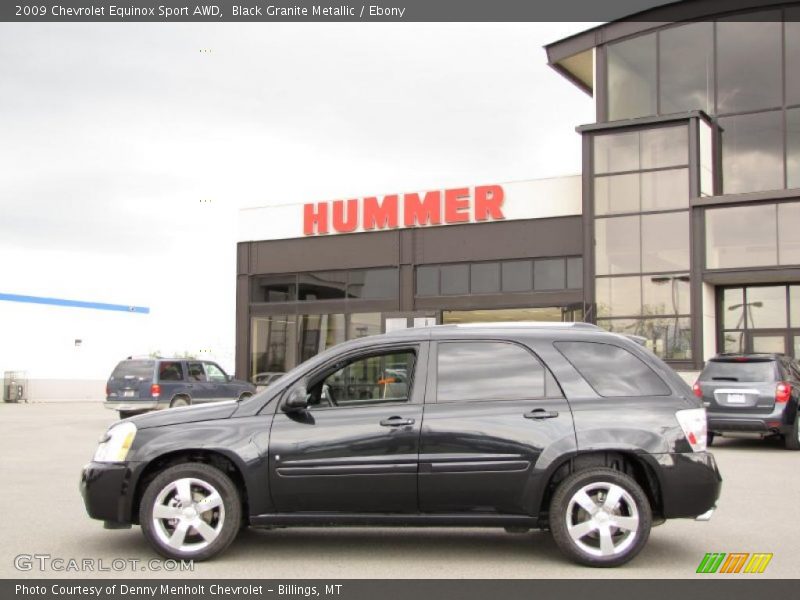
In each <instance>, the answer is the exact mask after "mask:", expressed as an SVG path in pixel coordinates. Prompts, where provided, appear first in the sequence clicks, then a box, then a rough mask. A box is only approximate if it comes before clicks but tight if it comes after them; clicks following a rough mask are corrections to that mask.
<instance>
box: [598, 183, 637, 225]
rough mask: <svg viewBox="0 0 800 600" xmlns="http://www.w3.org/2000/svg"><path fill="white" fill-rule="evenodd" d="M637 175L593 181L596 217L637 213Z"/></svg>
mask: <svg viewBox="0 0 800 600" xmlns="http://www.w3.org/2000/svg"><path fill="white" fill-rule="evenodd" d="M639 210H640V207H639V174H638V173H627V174H625V175H606V176H604V177H595V179H594V212H595V214H597V215H608V214H613V213H631V212H639Z"/></svg>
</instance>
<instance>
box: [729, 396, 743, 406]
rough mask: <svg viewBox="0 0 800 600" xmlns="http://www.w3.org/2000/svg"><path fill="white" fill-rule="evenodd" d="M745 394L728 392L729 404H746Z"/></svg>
mask: <svg viewBox="0 0 800 600" xmlns="http://www.w3.org/2000/svg"><path fill="white" fill-rule="evenodd" d="M746 402H747V401H746V400H745V397H744V394H728V404H745V403H746Z"/></svg>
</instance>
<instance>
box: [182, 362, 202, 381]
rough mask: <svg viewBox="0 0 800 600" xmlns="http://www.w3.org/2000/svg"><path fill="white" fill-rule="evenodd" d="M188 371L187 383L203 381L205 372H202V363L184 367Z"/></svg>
mask: <svg viewBox="0 0 800 600" xmlns="http://www.w3.org/2000/svg"><path fill="white" fill-rule="evenodd" d="M186 367H187V371H189V381H205V380H206V372H205V371H204V370H203V363H199V362H190V363H188V364H187V365H186Z"/></svg>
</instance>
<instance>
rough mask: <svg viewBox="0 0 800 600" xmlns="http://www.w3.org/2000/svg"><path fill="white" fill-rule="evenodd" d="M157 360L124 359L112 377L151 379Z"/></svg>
mask: <svg viewBox="0 0 800 600" xmlns="http://www.w3.org/2000/svg"><path fill="white" fill-rule="evenodd" d="M154 366H155V362H154V361H152V360H123V361H122V362H121V363H119V364H118V365H117V368H116V369H114V372H113V373H112V374H111V378H112V379H123V378H125V377H128V378H136V379H150V378H151V377H152V376H153V367H154Z"/></svg>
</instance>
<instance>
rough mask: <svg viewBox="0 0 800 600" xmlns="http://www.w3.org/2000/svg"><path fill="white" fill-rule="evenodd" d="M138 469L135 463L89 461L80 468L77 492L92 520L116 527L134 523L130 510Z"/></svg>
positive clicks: (133, 516)
mask: <svg viewBox="0 0 800 600" xmlns="http://www.w3.org/2000/svg"><path fill="white" fill-rule="evenodd" d="M140 467H141V463H135V462H126V463H98V462H90V463H89V464H87V465H86V466H84V467H83V470H82V471H81V480H80V491H81V495H82V496H83V503H84V505H85V506H86V512H87V513H88V514H89V516H90V517H91V518H92V519H99V520H101V521H106V522H111V523H116V524H129V523H132V522H135V521H136V515H133V510H132V507H133V500H134V498H133V496H134V493H135V490H136V479H137V475H138V472H139V468H140Z"/></svg>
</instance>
